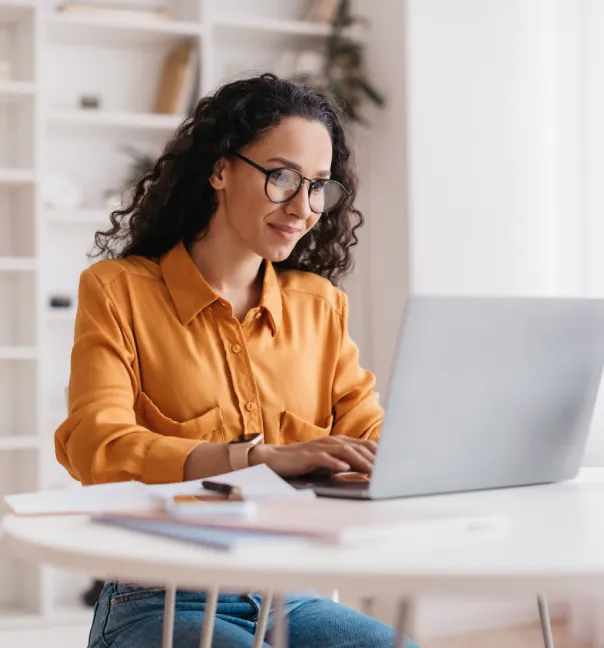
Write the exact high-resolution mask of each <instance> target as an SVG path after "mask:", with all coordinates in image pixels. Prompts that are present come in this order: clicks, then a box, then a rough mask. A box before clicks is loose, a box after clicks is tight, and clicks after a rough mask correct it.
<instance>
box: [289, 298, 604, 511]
mask: <svg viewBox="0 0 604 648" xmlns="http://www.w3.org/2000/svg"><path fill="white" fill-rule="evenodd" d="M603 366H604V300H597V299H563V298H486V297H443V296H415V297H411V298H410V299H409V301H408V303H407V307H406V311H405V315H404V320H403V324H402V326H401V331H400V334H399V340H398V343H397V350H396V354H395V359H394V364H393V371H392V375H391V380H390V385H389V391H388V394H387V399H386V418H385V420H384V424H383V426H382V434H381V438H380V442H379V446H378V451H377V455H376V461H375V466H374V471H373V473H372V475H371V478H370V480H369V481H368V482H364V483H355V482H352V483H350V482H344V483H337V482H333V481H332V480H322V481H312V480H310V481H309V480H304V479H303V480H299V481H297V482H296V486H298V487H311V488H313V489H314V490H315V492H316V493H317V495H320V496H325V497H342V498H353V499H370V500H379V499H387V498H395V497H411V496H417V495H431V494H443V493H454V492H464V491H472V490H483V489H494V488H503V487H510V486H528V485H533V484H544V483H549V482H556V481H561V480H564V479H571V478H573V477H574V476H576V475H577V473H578V471H579V468H580V465H581V461H582V457H583V453H584V449H585V444H586V441H587V437H588V433H589V428H590V423H591V419H592V415H593V410H594V406H595V402H596V397H597V394H598V389H599V385H600V379H601V376H602V369H603Z"/></svg>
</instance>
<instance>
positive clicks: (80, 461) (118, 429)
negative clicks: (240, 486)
mask: <svg viewBox="0 0 604 648" xmlns="http://www.w3.org/2000/svg"><path fill="white" fill-rule="evenodd" d="M135 361H136V345H135V342H134V337H133V335H132V331H131V328H130V325H129V324H128V323H127V322H126V320H125V318H124V315H123V314H122V313H120V312H119V310H118V308H117V307H116V305H115V303H114V301H113V300H112V299H111V298H110V296H109V295H108V294H107V291H106V289H105V286H104V285H103V284H102V283H101V280H100V279H99V277H97V275H96V274H95V272H94V269H88V270H86V271H85V272H83V273H82V276H81V279H80V288H79V296H78V313H77V317H76V326H75V339H74V345H73V351H72V355H71V376H70V380H69V416H68V418H67V419H66V421H65V422H64V423H63V424H62V425H61V426H60V427H59V429H58V430H57V431H56V433H55V449H56V455H57V459H58V460H59V462H60V463H61V464H62V465H63V466H64V467H65V468H66V469H67V470H68V471H69V473H70V474H71V475H72V477H74V478H75V479H77V480H79V481H80V482H82V483H83V484H97V483H103V482H111V481H126V480H130V479H135V480H139V481H142V482H145V483H166V482H177V481H181V480H182V479H183V475H184V465H185V461H186V459H187V457H188V456H189V454H190V453H191V452H192V451H193V450H194V449H195V448H196V447H198V446H199V445H201V444H203V443H204V442H202V441H198V440H195V439H184V438H177V437H170V436H164V435H161V434H156V433H154V432H153V431H151V430H149V429H147V428H145V427H143V426H141V425H138V424H137V422H136V416H135V413H134V404H135V400H136V397H137V394H138V391H139V385H138V381H137V378H136V373H135V369H134V366H135ZM220 446H221V448H213V449H212V454H211V457H209V459H211V461H212V471H213V474H219V473H220V472H226V471H228V470H229V464H228V456H227V450H226V445H225V444H220Z"/></svg>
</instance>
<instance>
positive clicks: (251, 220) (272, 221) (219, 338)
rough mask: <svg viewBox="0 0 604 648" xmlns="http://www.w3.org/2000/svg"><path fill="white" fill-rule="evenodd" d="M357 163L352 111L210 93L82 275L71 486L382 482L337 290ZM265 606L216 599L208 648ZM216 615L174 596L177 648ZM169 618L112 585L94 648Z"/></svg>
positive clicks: (369, 396) (295, 637)
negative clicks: (338, 479)
mask: <svg viewBox="0 0 604 648" xmlns="http://www.w3.org/2000/svg"><path fill="white" fill-rule="evenodd" d="M350 157H351V154H350V150H349V147H348V144H347V142H346V138H345V134H344V131H343V129H342V125H341V121H340V116H339V114H338V112H337V111H336V109H335V108H334V106H333V105H332V104H331V103H330V102H329V101H328V99H327V98H326V97H324V96H322V95H320V94H317V93H315V92H313V91H312V90H310V89H308V88H306V87H303V86H299V85H296V84H293V83H290V82H288V81H284V80H281V79H278V78H277V77H275V76H273V75H262V76H260V77H257V78H253V79H248V80H244V81H237V82H234V83H230V84H228V85H226V86H224V87H222V88H221V89H219V90H218V91H217V92H216V93H215V94H214V95H213V96H210V97H207V98H204V99H202V100H201V101H200V102H199V105H198V106H197V109H196V112H195V115H194V116H193V117H191V118H189V119H187V120H186V121H185V122H184V123H183V125H182V126H181V127H180V128H179V129H178V131H177V133H176V135H175V137H174V138H173V140H172V141H171V142H170V143H169V144H168V145H167V147H166V149H165V152H164V154H163V155H162V156H161V157H160V158H159V159H158V160H157V162H156V163H155V165H154V168H153V169H152V170H151V171H150V172H149V173H147V174H146V175H145V176H144V177H143V178H142V180H141V181H140V182H139V183H138V185H137V187H136V191H135V193H134V195H133V198H132V201H131V203H130V205H129V206H128V207H127V208H126V209H124V210H123V211H118V212H115V213H114V214H113V215H112V225H113V226H112V228H111V229H109V230H108V231H107V232H99V233H97V235H96V243H97V246H98V248H99V251H100V253H102V254H103V255H104V256H106V257H107V260H103V261H101V262H99V263H97V264H95V265H93V266H92V267H91V268H89V269H88V270H86V271H85V272H84V273H83V274H82V277H81V282H80V292H79V306H78V315H77V320H76V330H75V342H74V347H73V353H72V371H71V380H70V386H69V417H68V418H67V420H66V421H65V422H64V423H63V425H62V426H61V427H60V428H59V429H58V430H57V433H56V451H57V457H58V459H59V461H60V462H61V463H62V464H63V465H64V466H65V467H66V468H67V469H68V470H69V472H70V473H71V475H72V476H73V477H75V478H76V479H78V480H79V481H81V482H82V483H83V484H94V483H101V482H111V481H122V480H129V479H136V480H139V481H143V482H146V483H162V482H177V481H181V480H183V479H184V480H191V479H199V478H202V477H208V476H212V475H217V474H221V473H225V472H229V471H230V470H233V469H237V468H242V467H244V466H249V465H255V464H259V463H265V464H267V465H268V466H269V467H270V468H272V469H273V470H274V471H276V472H277V473H278V474H280V475H282V476H284V477H291V476H299V475H303V474H307V473H309V472H312V471H317V470H320V471H327V472H339V471H357V472H365V473H367V472H370V471H371V469H372V466H373V460H374V455H375V450H376V439H377V438H378V436H379V430H380V424H381V422H382V418H383V412H382V409H381V408H380V406H379V404H378V398H377V395H376V394H375V392H374V378H373V376H372V375H371V374H369V373H367V372H366V371H363V370H362V369H361V368H360V366H359V364H358V353H357V348H356V346H355V345H354V343H353V342H352V341H351V339H350V337H349V336H348V332H347V319H348V303H347V300H346V296H345V294H344V293H343V292H341V291H340V290H338V289H337V288H335V287H334V285H333V284H332V283H331V282H336V281H337V280H338V279H340V278H341V277H342V276H343V275H344V274H345V273H346V271H347V270H349V268H350V267H351V256H350V249H351V247H352V246H353V245H354V244H355V243H356V241H357V238H356V234H355V232H356V229H357V228H358V227H359V226H360V225H361V223H362V217H361V214H360V213H359V212H358V211H357V210H356V209H355V208H354V200H355V197H356V189H357V183H356V178H355V175H354V173H353V170H352V167H351V160H350ZM233 442H238V443H233ZM259 601H260V600H259V597H257V596H254V595H250V596H221V598H220V601H219V605H218V617H217V620H216V627H215V638H214V644H213V645H214V646H218V647H219V648H240V647H241V648H243V647H248V646H252V643H253V632H254V630H255V627H256V623H255V622H256V620H257V616H258V609H259ZM204 604H205V598H204V596H203V595H202V594H199V593H192V592H179V593H178V596H177V607H176V621H175V645H176V646H178V647H179V648H193V647H194V646H197V645H198V643H199V634H200V628H201V623H202V619H203V614H204ZM287 614H288V623H289V628H290V645H291V646H293V647H294V648H306V647H310V646H318V645H321V646H323V647H324V648H336V647H343V646H358V647H359V648H370V647H372V646H375V647H378V646H379V647H386V646H391V645H392V643H393V637H394V632H393V630H392V629H391V628H389V627H388V626H386V625H384V624H382V623H380V622H378V621H376V620H374V619H371V618H369V617H367V616H364V615H362V614H360V613H357V612H355V611H353V610H350V609H348V608H346V607H344V606H341V605H338V604H336V603H334V602H332V601H329V600H325V599H320V598H316V597H312V596H291V597H289V598H288V600H287ZM162 615H163V592H162V591H161V590H153V589H144V588H142V587H140V586H136V585H130V584H129V585H125V584H120V583H108V584H106V586H105V588H104V590H103V592H102V594H101V596H100V599H99V603H98V605H97V609H96V613H95V619H94V622H93V627H92V631H91V637H90V648H100V647H101V646H111V647H112V648H135V647H138V646H160V643H161V628H162ZM269 640H270V639H269Z"/></svg>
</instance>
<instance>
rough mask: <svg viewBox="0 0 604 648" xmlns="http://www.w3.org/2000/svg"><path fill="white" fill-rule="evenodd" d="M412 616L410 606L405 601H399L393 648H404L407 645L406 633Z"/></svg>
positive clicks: (408, 602)
mask: <svg viewBox="0 0 604 648" xmlns="http://www.w3.org/2000/svg"><path fill="white" fill-rule="evenodd" d="M411 614H412V604H411V602H410V601H408V600H407V599H403V600H402V601H399V604H398V614H397V623H396V638H395V640H394V648H405V647H406V645H407V638H406V634H405V633H406V632H407V630H408V628H409V625H410V621H411Z"/></svg>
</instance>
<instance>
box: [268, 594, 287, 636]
mask: <svg viewBox="0 0 604 648" xmlns="http://www.w3.org/2000/svg"><path fill="white" fill-rule="evenodd" d="M273 600H274V605H273V616H274V619H275V622H274V623H273V628H272V630H271V646H272V647H273V648H287V644H288V640H287V635H288V632H287V619H286V617H285V601H284V599H283V595H281V594H278V595H276V596H274V599H273Z"/></svg>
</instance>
